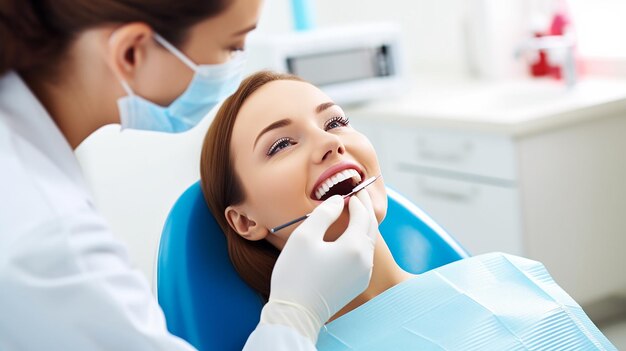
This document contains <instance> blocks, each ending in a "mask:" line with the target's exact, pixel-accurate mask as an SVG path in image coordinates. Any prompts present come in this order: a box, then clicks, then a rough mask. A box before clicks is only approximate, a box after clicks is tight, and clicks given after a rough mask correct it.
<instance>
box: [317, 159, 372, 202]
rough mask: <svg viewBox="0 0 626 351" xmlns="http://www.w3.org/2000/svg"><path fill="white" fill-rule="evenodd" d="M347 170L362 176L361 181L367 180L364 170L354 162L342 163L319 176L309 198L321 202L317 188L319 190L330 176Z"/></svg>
mask: <svg viewBox="0 0 626 351" xmlns="http://www.w3.org/2000/svg"><path fill="white" fill-rule="evenodd" d="M346 169H354V170H356V171H357V172H358V173H359V175H360V176H361V179H365V174H363V170H362V169H361V167H359V166H358V165H357V164H355V163H352V162H342V163H339V164H336V165H334V166H332V167H329V168H328V169H327V170H325V171H324V172H322V174H321V175H320V176H319V178H318V179H317V181H316V182H315V185H314V186H313V189H311V192H310V193H309V196H310V197H311V199H313V200H315V201H319V200H318V199H317V197H316V196H315V190H317V188H319V186H320V185H322V183H323V182H324V181H326V179H328V178H329V177H330V176H332V175H335V174H336V173H338V172H341V171H344V170H346Z"/></svg>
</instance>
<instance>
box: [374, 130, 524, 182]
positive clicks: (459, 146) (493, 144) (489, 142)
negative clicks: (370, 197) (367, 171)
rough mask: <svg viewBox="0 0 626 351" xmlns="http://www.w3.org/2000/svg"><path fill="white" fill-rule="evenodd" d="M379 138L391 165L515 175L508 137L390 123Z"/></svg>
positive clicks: (511, 142)
mask: <svg viewBox="0 0 626 351" xmlns="http://www.w3.org/2000/svg"><path fill="white" fill-rule="evenodd" d="M380 138H381V140H383V141H384V143H385V146H384V151H383V152H384V158H385V159H386V160H387V161H388V163H389V164H393V165H395V167H398V166H399V167H400V168H402V167H409V168H410V167H411V166H418V167H426V168H434V169H445V170H449V171H454V172H459V173H469V174H475V175H480V176H486V177H492V178H499V179H507V180H515V179H517V171H516V167H515V147H514V144H513V140H511V139H510V138H508V137H504V136H497V135H487V134H470V133H466V132H455V131H449V130H446V131H443V130H437V129H424V128H419V129H418V128H414V129H403V128H401V127H399V126H390V127H387V128H385V129H384V130H382V131H381V136H380ZM379 152H380V151H379Z"/></svg>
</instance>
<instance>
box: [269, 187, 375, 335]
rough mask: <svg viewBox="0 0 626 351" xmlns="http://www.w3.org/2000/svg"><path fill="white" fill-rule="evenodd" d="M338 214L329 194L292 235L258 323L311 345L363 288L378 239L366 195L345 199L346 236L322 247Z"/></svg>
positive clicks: (336, 199)
mask: <svg viewBox="0 0 626 351" xmlns="http://www.w3.org/2000/svg"><path fill="white" fill-rule="evenodd" d="M342 211H343V199H342V198H341V196H339V195H335V196H333V197H331V198H329V199H327V200H326V201H324V202H323V203H322V204H320V205H319V206H318V207H317V208H316V209H315V210H314V211H313V212H312V213H311V215H310V216H309V218H307V219H306V220H305V221H304V222H303V223H302V224H300V226H298V228H296V230H294V231H293V233H292V234H291V236H290V237H289V239H288V240H287V243H286V244H285V247H284V248H283V250H282V252H281V254H280V256H279V257H278V260H277V261H276V265H275V266H274V270H273V272H272V281H271V292H270V297H269V301H268V303H267V304H266V305H265V306H264V307H263V311H262V312H261V322H260V323H268V324H282V325H286V326H290V327H292V328H295V329H296V330H298V331H299V332H300V333H302V334H303V335H305V336H307V337H308V338H310V339H311V341H313V343H314V344H315V343H316V342H317V337H318V335H319V331H320V328H321V327H322V325H323V324H324V323H326V321H328V319H330V317H331V316H333V315H334V314H335V313H336V312H337V311H339V310H340V309H341V308H342V307H344V306H345V305H346V304H347V303H348V302H350V301H351V300H352V299H354V298H355V297H356V296H357V295H359V294H360V293H361V292H363V291H364V290H365V288H367V286H368V285H369V281H370V278H371V275H372V265H373V261H374V246H375V243H376V242H375V241H376V238H377V237H378V221H377V220H376V216H375V215H374V210H373V208H372V203H371V200H370V197H369V194H368V193H367V191H366V190H362V191H360V192H359V193H358V194H357V195H356V196H352V197H351V198H350V203H349V212H350V222H349V224H348V228H347V229H346V231H345V232H344V233H343V234H342V235H341V236H340V237H339V238H338V239H337V240H336V241H334V242H325V241H324V239H323V238H324V234H325V233H326V230H327V229H328V228H329V227H330V225H331V224H333V223H334V222H335V220H337V218H338V217H339V216H340V215H341V212H342Z"/></svg>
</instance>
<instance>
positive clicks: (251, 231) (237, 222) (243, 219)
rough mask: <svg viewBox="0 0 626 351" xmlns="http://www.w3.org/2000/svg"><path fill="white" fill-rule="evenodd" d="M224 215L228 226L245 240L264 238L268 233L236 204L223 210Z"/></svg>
mask: <svg viewBox="0 0 626 351" xmlns="http://www.w3.org/2000/svg"><path fill="white" fill-rule="evenodd" d="M224 215H225V216H226V220H227V221H228V224H230V227H231V228H233V229H234V230H235V231H236V232H237V233H238V234H239V235H241V236H242V237H244V238H245V239H247V240H251V241H257V240H261V239H265V237H266V236H267V234H268V231H267V229H266V228H263V227H261V226H260V225H258V224H257V222H256V221H254V219H252V218H250V217H248V215H247V214H246V213H245V212H243V211H242V209H241V208H240V207H238V206H228V207H227V208H226V210H224Z"/></svg>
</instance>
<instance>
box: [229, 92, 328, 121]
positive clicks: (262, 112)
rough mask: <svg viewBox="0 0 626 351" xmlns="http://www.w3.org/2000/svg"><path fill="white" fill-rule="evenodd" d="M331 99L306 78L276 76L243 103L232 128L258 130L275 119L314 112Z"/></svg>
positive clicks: (307, 115) (298, 116) (310, 114)
mask: <svg viewBox="0 0 626 351" xmlns="http://www.w3.org/2000/svg"><path fill="white" fill-rule="evenodd" d="M328 101H331V99H330V98H329V97H328V96H327V95H326V94H324V93H323V92H322V91H321V90H320V89H318V88H317V87H315V86H313V85H311V84H310V83H307V82H302V81H296V80H277V81H272V82H269V83H266V84H265V85H263V86H262V87H261V88H259V89H258V90H257V91H255V92H254V93H253V94H251V95H250V96H249V97H248V99H247V100H246V101H245V102H244V103H243V105H242V106H241V109H240V110H239V113H238V115H237V120H236V121H235V130H234V133H236V132H237V130H238V129H239V130H242V131H248V132H249V133H258V132H260V131H261V130H262V129H263V128H265V127H266V126H268V125H269V124H271V123H274V122H276V121H278V120H281V119H285V118H289V119H298V118H306V117H309V116H315V109H316V107H317V106H318V105H319V104H320V103H323V102H328Z"/></svg>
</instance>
